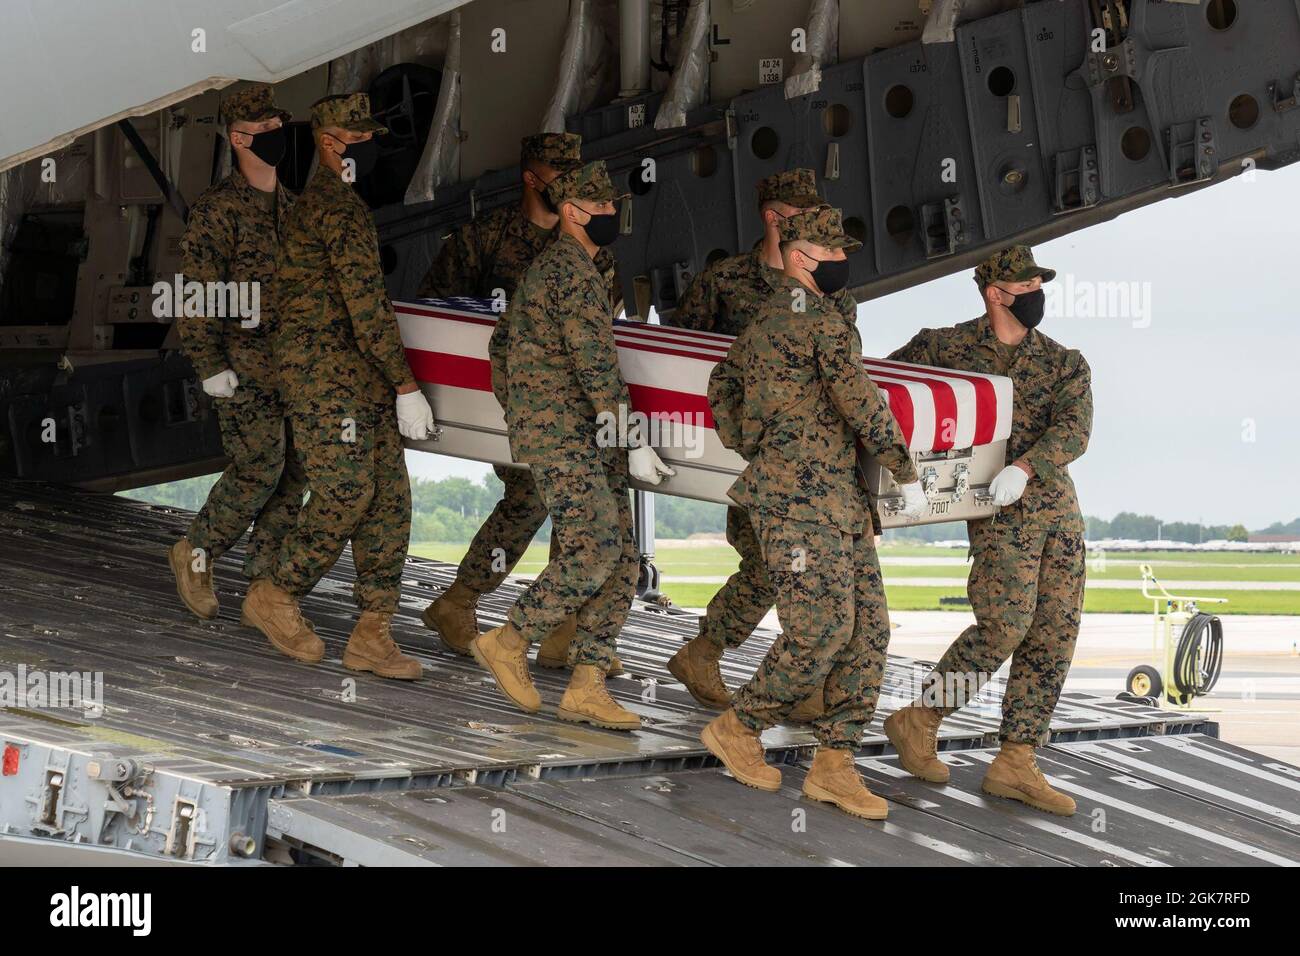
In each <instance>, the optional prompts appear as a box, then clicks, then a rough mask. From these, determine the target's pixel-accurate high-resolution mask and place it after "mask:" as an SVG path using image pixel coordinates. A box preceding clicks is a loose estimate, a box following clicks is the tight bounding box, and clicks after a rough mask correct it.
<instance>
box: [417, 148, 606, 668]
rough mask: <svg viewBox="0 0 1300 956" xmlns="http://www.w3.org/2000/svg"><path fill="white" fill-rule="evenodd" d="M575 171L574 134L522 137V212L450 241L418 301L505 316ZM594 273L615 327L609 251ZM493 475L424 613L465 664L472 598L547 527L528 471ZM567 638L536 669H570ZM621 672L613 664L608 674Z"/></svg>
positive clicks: (514, 208)
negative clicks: (493, 485)
mask: <svg viewBox="0 0 1300 956" xmlns="http://www.w3.org/2000/svg"><path fill="white" fill-rule="evenodd" d="M581 165H582V137H581V136H579V135H577V134H576V133H539V134H537V135H534V136H526V137H524V139H523V141H522V143H521V147H520V157H519V168H520V176H521V179H522V188H521V195H520V200H519V204H518V205H511V206H500V207H498V208H496V209H493V210H491V211H490V212H488V213H485V214H484V215H483V216H482V217H480V218H479V219H476V220H475V221H473V222H470V223H467V224H465V225H464V226H461V227H460V228H459V229H457V230H455V231H454V232H452V233H451V234H450V235H448V236H447V237H446V238H445V239H444V240H443V244H442V248H441V249H439V251H438V256H437V258H436V259H435V260H434V263H433V266H432V267H431V268H430V269H429V272H428V274H427V275H426V276H425V278H424V282H423V283H422V284H421V286H420V293H419V294H420V295H421V296H424V297H435V298H446V297H448V296H473V297H477V298H482V299H489V300H491V301H492V302H493V303H495V305H496V307H497V308H498V311H504V309H505V307H506V306H508V305H509V303H510V302H511V301H512V300H513V298H514V295H515V291H516V289H517V287H518V285H519V280H520V279H521V278H523V274H524V271H525V270H526V269H527V268H528V267H529V265H531V264H532V263H533V261H534V260H535V259H536V258H537V257H538V256H539V255H540V254H541V253H542V252H543V250H545V249H546V248H547V247H549V246H550V245H551V243H553V242H554V241H555V239H556V237H557V234H558V233H557V230H556V225H557V224H558V222H559V215H558V214H557V213H556V212H555V210H553V209H552V208H550V207H549V206H547V204H546V200H545V198H544V196H543V195H542V191H543V190H544V189H545V188H546V185H547V184H548V183H549V182H551V180H553V179H554V178H555V177H556V176H558V175H559V174H560V173H562V172H567V171H569V170H572V169H575V168H577V167H579V166H581ZM595 264H596V268H597V269H599V270H600V272H601V273H602V274H603V275H604V276H605V278H606V281H607V282H608V284H609V287H610V295H611V299H612V301H613V303H614V304H613V305H612V306H611V318H612V315H613V314H616V312H617V309H618V303H619V301H620V299H621V297H620V296H619V295H618V287H617V279H616V278H615V270H614V256H613V254H612V253H611V252H610V251H609V250H608V249H601V250H600V251H599V252H598V253H597V254H596V259H595ZM504 330H505V326H504V324H498V328H497V330H496V331H495V332H494V334H493V336H492V339H491V342H490V343H489V346H488V352H489V356H490V358H491V360H492V366H493V377H494V379H501V378H502V375H501V369H502V368H503V365H504V361H505V336H504ZM503 405H504V403H503ZM493 470H494V471H495V472H496V475H497V477H498V478H500V479H501V481H502V483H503V484H504V486H505V488H504V490H503V493H502V496H501V500H500V501H499V502H498V503H497V505H496V507H495V508H493V509H492V513H491V514H490V515H488V518H487V520H486V521H484V522H483V526H482V527H481V528H479V530H478V533H477V534H475V535H474V540H473V541H471V542H470V545H469V549H468V550H467V551H466V552H465V556H464V558H462V559H461V562H460V567H459V568H457V570H456V580H455V581H454V582H453V583H452V585H451V587H449V588H448V589H447V590H446V592H444V593H443V594H442V595H440V596H439V597H438V599H437V600H436V601H434V602H433V603H432V604H430V605H429V606H428V607H427V608H425V611H424V614H423V619H424V622H425V624H426V625H428V626H429V627H430V628H432V629H433V630H435V631H437V632H438V636H439V637H440V638H441V639H442V642H443V643H444V644H445V645H446V646H447V647H448V648H450V649H451V650H453V651H455V652H456V653H458V654H465V655H468V654H469V642H470V641H472V640H473V639H474V638H475V637H476V636H478V623H477V618H476V611H477V607H478V599H479V598H480V597H481V596H482V595H484V594H486V593H487V592H489V591H492V590H495V589H496V588H497V587H498V586H499V585H500V584H501V582H502V581H504V580H505V579H506V577H507V576H508V575H509V574H510V572H511V571H513V570H514V567H515V565H516V564H517V563H518V562H519V559H520V558H521V557H523V554H524V551H525V550H526V549H527V547H528V545H529V543H530V542H531V541H532V540H533V538H534V536H535V535H536V534H537V531H538V530H539V529H540V528H541V526H542V525H543V524H544V523H545V521H546V505H545V504H544V503H543V502H542V499H541V496H539V495H538V493H537V487H536V485H535V484H534V483H533V476H532V474H531V472H529V471H527V470H525V469H522V468H507V467H503V466H500V465H498V466H496V467H495V468H494V469H493ZM572 636H573V629H572V626H571V623H570V622H566V624H565V625H564V626H561V627H560V628H557V629H556V632H555V634H554V635H552V637H551V638H550V639H548V640H546V641H544V642H543V643H542V646H541V647H540V648H539V649H538V652H537V660H538V663H540V664H542V665H544V666H565V665H567V663H568V649H569V644H570V640H571V638H572ZM621 670H622V666H621V665H620V664H618V663H617V660H616V662H615V664H614V666H613V667H612V669H611V673H619V672H621Z"/></svg>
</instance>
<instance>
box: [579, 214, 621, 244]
mask: <svg viewBox="0 0 1300 956" xmlns="http://www.w3.org/2000/svg"><path fill="white" fill-rule="evenodd" d="M588 215H590V216H591V218H590V219H589V220H587V224H586V225H585V226H583V227H582V228H583V229H585V230H587V238H588V239H590V240H591V241H592V242H594V243H595V244H596V245H598V246H602V247H603V246H608V245H611V244H612V243H613V242H614V240H615V239H617V238H618V212H617V209H616V211H614V212H611V213H605V214H604V215H592V214H591V213H588Z"/></svg>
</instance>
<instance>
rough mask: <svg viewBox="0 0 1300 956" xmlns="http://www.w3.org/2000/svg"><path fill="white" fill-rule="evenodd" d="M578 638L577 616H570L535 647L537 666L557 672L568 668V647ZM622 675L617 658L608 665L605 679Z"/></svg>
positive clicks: (621, 667) (620, 665)
mask: <svg viewBox="0 0 1300 956" xmlns="http://www.w3.org/2000/svg"><path fill="white" fill-rule="evenodd" d="M577 636H578V616H577V615H576V614H570V615H569V616H568V617H566V618H565V619H564V623H563V624H561V625H560V626H559V627H557V628H556V629H555V630H553V631H551V633H550V634H548V635H546V640H544V641H542V643H540V644H538V645H537V666H538V667H549V668H551V669H552V670H559V669H561V668H565V667H568V666H569V645H570V644H572V643H573V639H574V638H575V637H577ZM622 673H623V662H622V661H620V660H619V659H618V658H617V657H615V658H614V659H613V660H611V661H610V663H609V670H607V671H606V672H605V676H606V677H619V676H621V675H622Z"/></svg>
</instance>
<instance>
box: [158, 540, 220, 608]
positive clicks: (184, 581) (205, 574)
mask: <svg viewBox="0 0 1300 956" xmlns="http://www.w3.org/2000/svg"><path fill="white" fill-rule="evenodd" d="M167 559H168V562H169V563H170V564H171V566H172V574H173V575H175V577H176V593H177V594H179V595H180V598H181V600H182V601H184V602H185V606H186V607H187V608H189V609H190V610H191V611H193V612H194V613H195V614H197V615H198V616H199V617H201V618H204V619H206V620H211V619H212V618H214V617H216V616H217V609H218V605H217V594H216V592H215V591H213V590H212V561H211V560H210V559H206V564H205V567H206V570H204V571H195V570H194V548H193V546H192V545H191V544H190V539H189V538H181V539H180V540H179V541H177V542H176V543H175V544H174V545H172V549H171V551H170V552H169V553H168V555H167Z"/></svg>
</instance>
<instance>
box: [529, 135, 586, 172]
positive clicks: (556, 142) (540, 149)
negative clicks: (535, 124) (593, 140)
mask: <svg viewBox="0 0 1300 956" xmlns="http://www.w3.org/2000/svg"><path fill="white" fill-rule="evenodd" d="M529 160H534V161H536V162H539V163H545V164H546V165H547V166H550V167H551V168H552V169H555V170H557V171H558V172H565V171H566V170H570V169H573V168H575V167H577V166H581V165H582V137H581V136H579V135H578V134H577V133H538V134H537V135H535V136H525V137H524V138H523V139H522V140H520V141H519V165H520V166H524V165H527V164H528V162H529Z"/></svg>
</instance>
